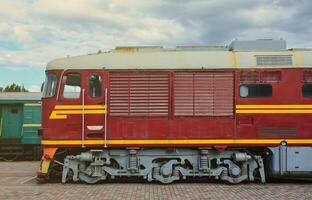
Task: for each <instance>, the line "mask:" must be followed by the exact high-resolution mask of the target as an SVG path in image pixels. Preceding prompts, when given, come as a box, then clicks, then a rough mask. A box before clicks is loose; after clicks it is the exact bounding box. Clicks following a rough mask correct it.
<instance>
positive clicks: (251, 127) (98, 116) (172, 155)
mask: <svg viewBox="0 0 312 200" xmlns="http://www.w3.org/2000/svg"><path fill="white" fill-rule="evenodd" d="M311 67H312V51H311V49H286V42H285V41H284V40H256V41H234V42H232V44H231V45H230V46H228V47H223V46H201V47H193V46H187V47H177V48H175V49H163V48H162V47H117V48H116V49H115V50H112V51H110V52H106V53H97V54H90V55H85V56H77V57H67V58H63V59H56V60H54V61H52V62H50V63H49V64H48V66H47V69H46V82H45V85H44V96H43V99H42V105H43V106H42V110H43V112H42V132H41V133H40V134H41V135H42V146H43V148H44V156H43V157H42V159H41V164H40V169H39V172H38V176H37V178H38V180H46V179H48V178H49V177H53V176H57V175H58V174H62V182H63V183H65V182H66V181H68V180H73V181H84V182H87V183H95V182H98V181H101V180H106V179H114V178H119V177H140V178H143V179H147V180H148V181H159V182H162V183H171V182H173V181H176V180H181V179H189V178H194V177H195V178H196V177H201V178H214V179H219V180H222V181H226V182H230V183H239V182H242V181H254V180H259V181H261V182H265V180H266V178H267V177H277V178H298V177H305V178H307V177H308V176H309V175H311V173H312V164H311V163H312V162H311V161H312V158H311V154H312V148H311V144H312V123H311V121H312V69H311Z"/></svg>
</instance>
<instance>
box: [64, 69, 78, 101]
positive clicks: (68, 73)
mask: <svg viewBox="0 0 312 200" xmlns="http://www.w3.org/2000/svg"><path fill="white" fill-rule="evenodd" d="M70 74H77V75H79V82H80V92H79V97H78V98H70V97H65V96H64V91H65V85H66V81H67V79H66V80H64V78H65V77H67V76H68V75H70ZM82 95H83V94H82V74H81V73H79V72H67V73H66V74H64V75H63V76H62V90H61V96H62V98H63V99H70V100H76V99H81V96H82Z"/></svg>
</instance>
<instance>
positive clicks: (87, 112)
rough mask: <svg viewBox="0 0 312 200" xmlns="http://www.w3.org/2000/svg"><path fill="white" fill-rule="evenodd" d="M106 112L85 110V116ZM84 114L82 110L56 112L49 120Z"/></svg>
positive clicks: (104, 111)
mask: <svg viewBox="0 0 312 200" xmlns="http://www.w3.org/2000/svg"><path fill="white" fill-rule="evenodd" d="M105 113H106V110H84V114H86V115H87V114H105ZM78 114H82V110H54V111H52V113H51V115H50V117H49V119H67V115H78Z"/></svg>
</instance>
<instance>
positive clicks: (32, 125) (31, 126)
mask: <svg viewBox="0 0 312 200" xmlns="http://www.w3.org/2000/svg"><path fill="white" fill-rule="evenodd" d="M38 127H41V124H23V128H38Z"/></svg>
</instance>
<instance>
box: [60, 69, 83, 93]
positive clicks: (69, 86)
mask: <svg viewBox="0 0 312 200" xmlns="http://www.w3.org/2000/svg"><path fill="white" fill-rule="evenodd" d="M63 82H64V83H65V84H64V90H63V97H64V98H70V99H78V98H79V97H80V92H81V83H80V74H74V73H73V74H67V75H65V76H64V78H63Z"/></svg>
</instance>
